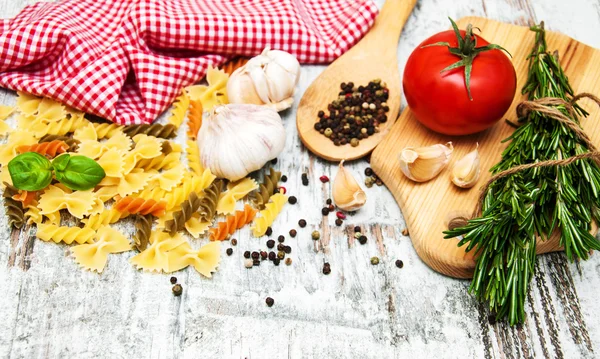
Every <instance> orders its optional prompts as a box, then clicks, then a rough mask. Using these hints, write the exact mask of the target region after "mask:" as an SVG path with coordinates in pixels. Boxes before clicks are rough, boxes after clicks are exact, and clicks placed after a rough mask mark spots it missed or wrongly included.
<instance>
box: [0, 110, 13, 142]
mask: <svg viewBox="0 0 600 359" xmlns="http://www.w3.org/2000/svg"><path fill="white" fill-rule="evenodd" d="M14 111H15V108H14V107H12V106H4V105H0V136H5V135H6V134H7V133H9V132H10V131H11V130H12V129H11V128H10V126H9V125H8V124H7V123H6V122H4V120H6V119H7V118H8V116H10V115H11V114H12V113H13V112H14Z"/></svg>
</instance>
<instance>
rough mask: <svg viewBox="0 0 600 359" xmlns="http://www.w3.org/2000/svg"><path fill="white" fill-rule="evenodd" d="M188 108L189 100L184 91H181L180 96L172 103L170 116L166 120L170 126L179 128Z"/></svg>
mask: <svg viewBox="0 0 600 359" xmlns="http://www.w3.org/2000/svg"><path fill="white" fill-rule="evenodd" d="M189 106H190V99H189V97H188V95H187V91H186V90H185V89H181V95H179V96H177V98H176V99H175V102H173V109H172V110H171V116H170V117H169V119H168V120H167V121H168V122H169V123H170V124H172V125H173V126H175V128H179V126H181V124H182V123H183V120H184V119H185V112H186V111H187V109H188V107H189Z"/></svg>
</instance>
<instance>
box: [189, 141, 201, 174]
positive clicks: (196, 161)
mask: <svg viewBox="0 0 600 359" xmlns="http://www.w3.org/2000/svg"><path fill="white" fill-rule="evenodd" d="M187 160H188V167H189V168H190V170H191V171H192V172H194V173H195V174H197V175H199V174H201V173H202V172H204V166H202V162H200V151H199V150H198V144H197V143H196V141H192V140H188V141H187Z"/></svg>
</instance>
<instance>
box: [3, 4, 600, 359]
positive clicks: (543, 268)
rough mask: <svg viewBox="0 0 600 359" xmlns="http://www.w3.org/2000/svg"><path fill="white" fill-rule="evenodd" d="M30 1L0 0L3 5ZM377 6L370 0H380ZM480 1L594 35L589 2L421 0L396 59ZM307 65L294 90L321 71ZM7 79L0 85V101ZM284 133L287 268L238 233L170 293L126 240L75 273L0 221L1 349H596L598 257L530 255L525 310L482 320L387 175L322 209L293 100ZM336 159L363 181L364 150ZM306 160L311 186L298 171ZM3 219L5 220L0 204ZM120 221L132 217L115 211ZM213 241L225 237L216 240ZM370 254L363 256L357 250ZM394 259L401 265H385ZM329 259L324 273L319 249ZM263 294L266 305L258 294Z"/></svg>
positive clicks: (599, 25) (20, 353) (133, 354)
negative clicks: (349, 206) (413, 225)
mask: <svg viewBox="0 0 600 359" xmlns="http://www.w3.org/2000/svg"><path fill="white" fill-rule="evenodd" d="M32 2H33V1H31V0H2V1H1V2H0V16H2V17H12V16H14V15H16V14H17V13H18V12H19V10H20V9H22V8H23V6H25V5H26V4H27V3H32ZM377 3H378V4H379V5H381V4H382V3H383V1H382V0H379V1H377ZM467 15H478V16H487V17H489V18H493V19H498V20H502V21H507V22H512V23H517V24H527V23H528V22H529V21H540V20H545V21H546V25H547V28H549V29H551V30H556V31H560V32H563V33H565V34H568V35H570V36H572V37H574V38H575V39H577V40H580V41H583V42H585V43H587V44H589V45H592V46H595V47H600V39H599V38H598V34H600V2H598V0H571V1H559V0H481V1H474V0H454V1H447V0H420V1H419V3H418V4H417V7H416V8H415V11H414V13H413V14H412V16H411V17H410V19H409V21H408V23H407V24H406V27H405V30H404V33H403V34H402V37H401V40H400V46H399V47H398V54H399V66H400V69H401V71H402V68H403V66H404V63H405V61H406V59H407V57H408V55H409V53H410V51H411V50H412V49H413V48H414V47H415V46H416V45H417V44H418V43H419V42H420V41H421V40H423V39H424V38H426V37H427V36H429V35H431V34H433V33H434V32H437V31H440V30H443V29H446V28H448V25H449V24H448V20H447V16H451V17H452V18H454V19H458V18H460V17H462V16H467ZM322 69H323V67H322V66H304V67H303V75H302V78H301V81H300V86H299V91H298V93H297V98H298V99H299V98H300V96H301V95H302V93H303V90H304V89H305V88H306V87H307V86H308V85H309V84H310V82H311V81H312V80H313V79H314V78H315V77H316V76H317V75H318V74H319V73H320V71H322ZM14 101H15V95H14V93H12V92H10V91H4V90H2V91H0V103H4V104H13V103H14ZM284 122H285V125H286V129H287V133H288V137H287V140H288V142H287V144H286V149H285V152H284V153H283V154H282V155H281V156H280V158H279V163H278V164H277V166H276V167H277V168H278V169H280V170H281V171H282V172H284V174H286V175H287V176H288V178H289V180H288V182H287V183H286V184H285V186H286V187H287V189H288V191H289V192H290V193H291V194H294V195H296V196H297V197H298V198H299V203H298V205H296V206H288V207H287V208H286V209H285V211H284V213H283V215H282V217H281V218H280V219H279V220H278V221H277V223H276V225H275V226H274V233H275V234H278V233H282V234H287V232H288V230H289V229H291V228H297V227H298V226H297V225H296V222H297V221H298V219H300V218H305V219H306V220H307V221H308V223H309V225H308V226H307V227H306V228H304V229H299V228H298V230H299V231H298V232H299V234H298V236H297V237H296V238H295V239H288V240H287V241H286V243H287V244H289V245H291V246H292V248H293V252H292V255H291V256H292V258H293V264H292V265H291V266H285V265H280V266H279V267H274V266H273V265H272V264H270V263H269V264H267V265H265V264H263V265H261V266H260V267H255V268H252V269H250V270H248V269H245V268H244V266H243V257H242V253H243V251H245V250H256V249H259V248H265V244H264V241H262V240H261V241H259V240H257V239H253V238H250V236H249V234H248V231H247V230H245V231H242V232H241V233H239V235H236V236H237V238H238V239H239V245H238V246H237V247H233V248H234V254H233V255H232V256H231V257H227V256H225V255H224V257H223V260H222V264H221V266H220V268H219V271H218V272H217V273H216V274H215V276H214V277H213V278H212V279H206V278H203V277H201V276H200V275H198V274H197V273H196V272H195V271H194V270H193V269H189V268H188V270H185V271H183V272H179V273H177V274H176V276H177V278H178V280H179V283H182V284H183V287H184V291H183V295H182V296H181V297H174V296H173V295H172V294H171V284H170V283H169V277H170V275H158V274H147V273H142V272H139V271H136V270H135V269H134V268H133V267H132V266H131V265H130V264H129V258H130V257H131V256H132V255H133V252H129V253H127V254H123V255H113V256H111V257H110V259H109V263H108V267H107V268H106V269H105V271H104V273H103V274H102V275H97V274H93V273H89V272H84V271H82V270H79V269H78V268H77V265H76V264H75V263H74V261H73V260H72V259H71V258H68V256H67V255H68V249H67V247H66V246H62V245H55V244H50V243H43V242H41V241H38V240H35V239H34V238H33V236H31V234H32V233H33V229H31V228H25V230H23V231H22V233H19V232H12V233H11V232H10V231H9V229H8V228H7V227H6V226H5V225H3V226H1V228H0V296H1V298H2V299H1V300H0V357H1V358H46V357H48V358H96V357H98V358H180V357H188V358H405V357H411V358H524V357H526V358H533V357H536V358H594V357H599V356H600V345H598V340H599V339H600V316H599V315H598V314H597V304H598V293H599V289H598V288H599V287H600V256H598V255H594V256H593V257H592V259H591V260H589V261H587V262H583V263H581V264H579V265H576V264H571V263H568V262H567V260H566V258H565V256H564V255H563V254H550V255H544V256H542V257H541V258H540V259H539V260H538V263H537V265H536V275H535V278H534V280H533V282H532V284H531V290H530V292H529V295H528V302H529V304H528V307H527V312H528V315H527V321H526V323H525V324H524V325H522V326H519V327H514V328H511V327H509V326H508V325H506V324H503V323H496V324H494V323H490V321H489V320H488V314H489V313H488V312H487V310H486V309H485V308H484V307H483V306H481V305H478V304H477V302H476V301H475V300H474V299H473V298H472V297H471V296H470V295H468V294H467V287H468V281H461V280H455V279H451V278H447V277H444V276H441V275H438V274H437V273H435V272H433V271H432V270H430V269H429V268H427V267H426V266H425V265H424V264H423V263H422V262H421V261H420V260H419V258H418V257H417V255H416V254H415V252H414V250H413V248H412V246H411V243H410V239H409V238H408V237H407V236H403V235H402V230H403V229H404V222H403V219H402V214H401V211H400V209H399V208H398V206H397V205H396V203H395V202H394V200H393V198H392V196H391V194H390V193H389V192H388V191H387V190H386V188H385V187H377V186H375V187H373V188H371V189H368V191H367V195H368V202H367V205H366V206H365V207H364V208H363V209H362V210H361V211H359V212H358V213H357V214H356V215H355V216H352V217H349V218H348V220H347V221H345V224H344V225H345V227H336V226H335V225H333V220H334V216H333V215H330V216H329V218H327V220H326V221H325V222H323V218H322V216H321V215H320V208H321V207H322V206H323V203H324V201H325V199H326V198H328V197H329V196H330V193H331V192H330V191H331V188H330V184H326V185H322V184H321V183H320V182H319V181H318V177H319V176H321V175H323V174H325V175H328V176H329V177H331V178H333V175H334V174H335V172H336V166H335V165H332V164H329V163H326V162H323V161H320V160H318V159H316V158H315V157H314V156H312V155H310V154H309V153H308V152H307V151H306V149H304V147H303V146H302V144H301V142H300V140H299V139H298V137H297V135H296V128H295V110H294V109H292V110H291V111H288V112H286V113H285V114H284ZM349 167H350V168H351V169H352V170H353V171H354V172H355V174H357V176H358V177H359V178H360V179H361V180H362V179H364V174H363V171H364V169H365V168H366V167H367V163H366V162H365V161H364V160H363V161H357V162H355V163H352V164H350V165H349ZM305 171H307V172H308V173H309V178H310V181H311V185H310V186H309V187H304V186H302V185H301V181H300V175H301V173H302V172H305ZM0 212H1V213H0V219H2V223H6V222H5V219H4V218H5V217H4V212H3V209H0ZM354 225H361V226H363V228H365V229H366V234H367V236H368V237H369V241H368V243H367V244H366V245H364V246H361V245H359V244H358V243H356V242H354V241H349V240H348V233H349V231H351V228H352V226H354ZM122 228H129V230H131V225H126V226H124V227H122ZM314 229H319V230H322V231H323V233H324V235H323V238H322V241H321V243H322V244H324V245H325V250H320V251H318V252H315V250H314V246H313V241H312V240H311V239H310V233H311V232H312V231H313V230H314ZM227 247H229V246H228V245H225V246H223V248H222V250H223V252H225V248H227ZM372 256H378V257H380V258H381V264H379V265H378V266H372V265H371V264H370V262H369V259H370V257H372ZM396 259H402V260H403V261H404V268H403V269H398V268H396V267H395V265H394V261H395V260H396ZM325 261H327V262H329V263H331V268H332V273H331V274H330V275H329V276H324V275H323V274H321V269H322V265H323V262H325ZM267 296H271V297H273V298H274V299H275V305H274V306H273V307H272V308H269V307H267V306H266V305H265V298H266V297H267Z"/></svg>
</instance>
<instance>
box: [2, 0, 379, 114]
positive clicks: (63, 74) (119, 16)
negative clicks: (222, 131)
mask: <svg viewBox="0 0 600 359" xmlns="http://www.w3.org/2000/svg"><path fill="white" fill-rule="evenodd" d="M376 15H377V7H376V6H375V5H374V3H373V2H372V1H371V0H78V1H75V0H72V1H68V0H63V1H59V2H53V3H36V4H34V5H31V6H28V7H26V8H25V9H24V10H23V11H22V12H21V13H20V14H19V15H17V17H15V18H13V19H9V20H0V86H3V87H7V88H10V89H13V90H19V91H24V92H28V93H31V94H35V95H40V96H46V97H51V98H54V99H56V100H59V101H61V102H63V103H65V104H67V105H70V106H72V107H75V108H78V109H80V110H83V111H86V112H88V113H91V114H94V115H97V116H100V117H102V118H106V119H109V120H112V121H114V122H117V123H120V124H132V123H143V122H152V121H153V120H154V119H155V118H156V117H157V116H158V115H159V114H160V113H161V112H162V111H164V110H165V109H166V108H167V107H168V106H169V104H170V103H171V102H172V101H173V100H174V98H175V97H176V96H177V95H178V94H179V93H180V90H181V88H182V87H183V86H187V85H190V84H192V83H195V82H197V81H199V80H200V79H201V78H202V77H203V76H204V74H205V72H206V69H207V68H208V66H209V65H214V66H217V65H220V64H222V63H224V62H225V61H227V59H228V58H230V57H231V56H234V55H246V56H254V55H257V54H259V53H260V52H261V51H262V49H263V48H265V47H266V46H270V47H271V48H273V49H280V50H285V51H288V52H290V53H292V54H294V55H295V56H296V57H297V58H298V60H299V61H300V62H301V63H327V62H330V61H332V60H334V59H335V58H337V57H338V56H340V55H341V54H342V53H344V52H345V51H346V50H348V49H349V48H350V47H351V46H352V45H354V44H355V43H356V42H357V41H358V40H359V39H360V38H361V37H362V36H363V35H364V34H365V33H366V32H367V31H368V30H369V28H370V27H371V26H372V24H373V22H374V19H375V16H376Z"/></svg>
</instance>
